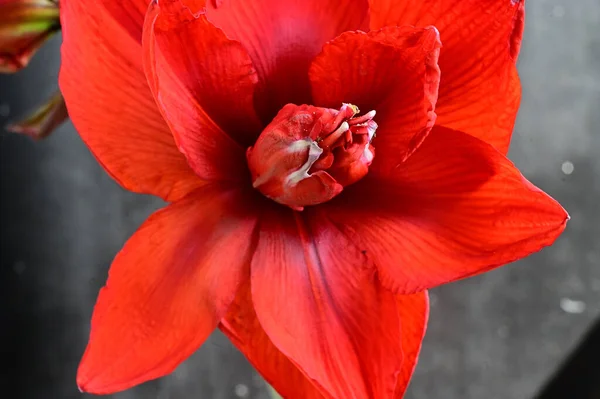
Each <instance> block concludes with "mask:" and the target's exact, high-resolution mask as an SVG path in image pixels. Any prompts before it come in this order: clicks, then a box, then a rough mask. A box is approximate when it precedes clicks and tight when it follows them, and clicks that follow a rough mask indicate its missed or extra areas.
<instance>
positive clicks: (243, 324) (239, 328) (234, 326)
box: [220, 284, 333, 399]
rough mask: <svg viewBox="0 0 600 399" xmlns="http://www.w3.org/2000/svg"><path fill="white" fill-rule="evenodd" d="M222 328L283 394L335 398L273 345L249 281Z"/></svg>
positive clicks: (306, 397)
mask: <svg viewBox="0 0 600 399" xmlns="http://www.w3.org/2000/svg"><path fill="white" fill-rule="evenodd" d="M220 329H221V331H223V333H225V335H227V337H229V339H231V341H232V342H233V344H234V345H235V346H236V347H237V348H238V349H239V350H240V351H241V352H242V353H243V354H244V355H245V356H246V358H247V359H248V361H249V362H250V363H251V364H252V365H253V366H254V367H255V368H256V370H257V371H258V372H259V373H260V374H261V375H262V376H263V378H264V379H265V380H266V381H267V382H268V383H269V384H270V385H271V386H272V387H273V388H274V389H275V390H276V391H277V392H278V393H279V394H280V395H281V396H282V397H284V398H302V399H324V398H327V399H329V398H330V399H333V398H331V397H330V396H325V393H324V392H321V391H320V390H319V388H317V386H316V385H315V384H316V382H315V381H310V380H309V379H308V378H307V377H306V376H305V375H304V374H302V372H301V371H300V370H299V369H298V367H296V366H295V365H294V364H293V363H292V362H291V361H290V360H289V359H288V358H287V357H286V356H284V355H283V354H282V353H281V351H279V349H277V347H276V346H275V345H273V342H271V340H270V339H269V337H268V336H267V334H266V333H265V330H264V329H263V328H262V326H261V325H260V323H259V321H258V319H257V318H256V313H255V311H254V304H253V303H252V297H251V294H250V285H249V284H246V285H244V286H242V287H241V288H240V290H239V292H238V295H237V297H236V299H235V301H234V302H233V303H232V304H231V306H230V308H229V311H228V313H227V316H226V317H225V318H224V319H223V320H222V321H221V324H220Z"/></svg>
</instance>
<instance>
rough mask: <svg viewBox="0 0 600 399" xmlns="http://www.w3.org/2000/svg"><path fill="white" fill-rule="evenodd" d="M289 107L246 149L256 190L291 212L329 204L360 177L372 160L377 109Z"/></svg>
mask: <svg viewBox="0 0 600 399" xmlns="http://www.w3.org/2000/svg"><path fill="white" fill-rule="evenodd" d="M358 112H359V110H358V107H356V106H354V105H352V104H343V105H342V107H341V108H340V110H339V111H337V110H334V109H331V108H320V107H314V106H312V105H294V104H288V105H286V106H285V107H283V108H282V109H281V111H279V113H278V114H277V116H276V117H275V118H274V119H273V121H272V122H271V123H270V124H269V125H268V126H267V127H266V128H265V130H264V131H263V132H262V133H261V135H260V136H259V138H258V140H257V141H256V144H254V146H252V147H250V148H248V151H247V152H246V158H247V160H248V166H249V168H250V172H251V174H252V182H253V186H254V188H256V189H258V190H259V191H260V192H261V193H262V194H264V195H265V196H266V197H269V198H271V199H273V200H274V201H277V202H279V203H281V204H284V205H287V206H289V207H290V208H292V209H295V210H299V211H301V210H302V209H304V206H307V205H317V204H321V203H323V202H326V201H329V200H330V199H332V198H333V197H335V196H336V195H338V194H339V193H341V192H342V190H343V188H344V187H345V186H348V185H350V184H352V183H355V182H356V181H358V180H360V179H362V178H363V177H364V176H365V175H366V174H367V172H368V170H369V165H371V162H372V161H373V157H374V156H375V148H373V146H372V145H371V140H372V139H373V137H374V136H375V130H376V129H377V124H376V123H375V121H373V117H374V116H375V111H370V112H367V113H366V114H365V115H362V116H356V115H357V114H358Z"/></svg>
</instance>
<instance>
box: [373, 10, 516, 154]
mask: <svg viewBox="0 0 600 399" xmlns="http://www.w3.org/2000/svg"><path fill="white" fill-rule="evenodd" d="M524 3H525V1H524V0H400V1H396V0H370V6H371V29H379V28H381V27H383V26H388V25H413V26H418V27H419V26H420V27H425V26H429V25H434V26H435V27H436V28H438V30H439V31H440V37H441V39H442V43H443V48H442V51H441V54H440V59H439V65H440V68H441V70H442V80H441V83H440V92H439V98H438V103H437V107H436V112H437V114H438V120H437V124H438V125H441V126H446V127H449V128H452V129H456V130H461V131H464V132H465V133H469V134H472V135H473V136H475V137H478V138H480V139H482V140H484V141H486V142H488V143H490V144H492V145H493V146H495V147H496V148H497V149H498V150H499V151H501V152H502V153H505V154H506V152H507V151H508V146H509V143H510V138H511V134H512V130H513V127H514V122H515V118H516V115H517V111H518V109H519V103H520V99H521V86H520V82H519V77H518V74H517V70H516V67H515V62H516V59H517V56H518V53H519V49H520V45H521V38H522V35H523V21H524V12H525V11H524Z"/></svg>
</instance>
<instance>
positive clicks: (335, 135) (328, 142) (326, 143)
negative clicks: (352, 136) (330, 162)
mask: <svg viewBox="0 0 600 399" xmlns="http://www.w3.org/2000/svg"><path fill="white" fill-rule="evenodd" d="M348 130H350V125H349V124H348V122H343V123H342V124H341V125H340V127H338V128H337V129H336V130H334V131H333V132H332V133H331V134H330V135H329V136H327V137H325V138H324V139H323V140H321V141H320V142H319V143H321V145H322V146H323V147H325V148H328V147H331V146H332V145H333V144H334V143H335V142H336V141H337V140H338V139H339V138H340V137H342V134H344V133H346V132H347V131H348Z"/></svg>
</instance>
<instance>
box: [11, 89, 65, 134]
mask: <svg viewBox="0 0 600 399" xmlns="http://www.w3.org/2000/svg"><path fill="white" fill-rule="evenodd" d="M68 117H69V115H68V113H67V106H66V105H65V100H64V98H63V96H62V94H61V93H60V92H57V93H56V94H54V95H53V96H52V97H51V98H50V99H49V100H48V101H46V102H45V103H44V104H42V105H41V106H40V107H38V108H37V109H36V110H35V111H33V112H32V113H31V114H30V115H28V116H27V117H26V118H25V119H23V120H21V121H19V122H17V123H15V124H11V125H8V126H7V127H6V130H8V131H10V132H13V133H20V134H24V135H26V136H29V137H31V138H32V139H34V140H41V139H43V138H45V137H47V136H49V135H50V133H52V132H53V131H54V129H56V128H57V127H58V126H60V125H61V124H62V123H63V122H64V121H65V120H66V119H67V118H68Z"/></svg>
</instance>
